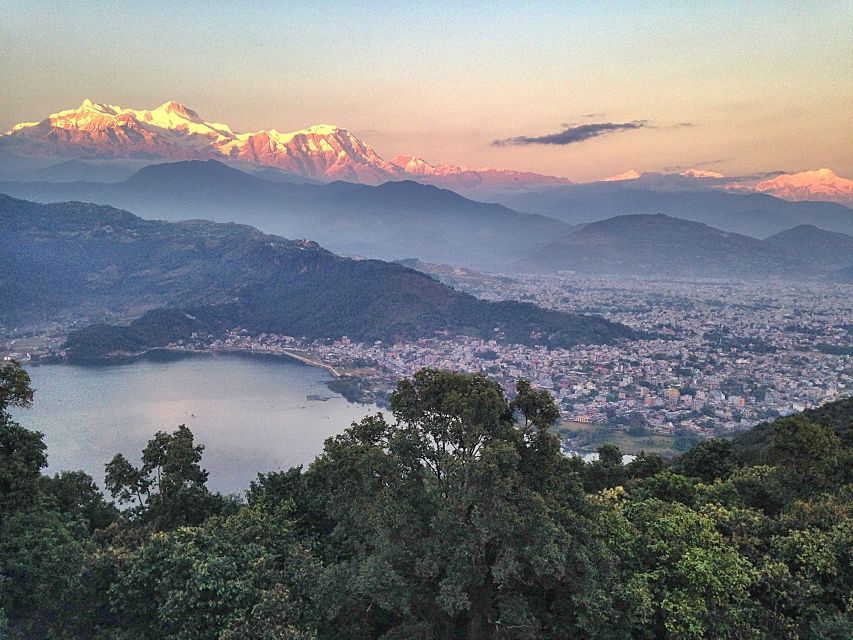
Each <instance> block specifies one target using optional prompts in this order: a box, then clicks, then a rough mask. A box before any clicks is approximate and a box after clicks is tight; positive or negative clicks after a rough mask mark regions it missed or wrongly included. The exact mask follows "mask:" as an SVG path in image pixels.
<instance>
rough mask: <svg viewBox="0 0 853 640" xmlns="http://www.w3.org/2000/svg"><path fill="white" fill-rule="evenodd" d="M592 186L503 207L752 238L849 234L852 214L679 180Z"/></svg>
mask: <svg viewBox="0 0 853 640" xmlns="http://www.w3.org/2000/svg"><path fill="white" fill-rule="evenodd" d="M639 182H640V180H622V181H617V182H595V183H590V184H583V185H571V186H561V187H554V188H550V189H547V190H541V191H538V192H535V193H533V192H530V193H525V194H520V195H515V196H511V197H507V198H505V199H503V200H502V202H503V204H505V205H507V206H509V207H511V208H513V209H516V210H518V211H527V212H530V213H539V214H542V215H546V216H549V217H552V218H556V219H557V220H562V221H563V222H567V223H569V224H580V223H584V222H593V221H595V220H603V219H606V218H610V217H613V216H619V215H630V214H638V213H649V214H654V213H663V214H665V215H669V216H674V217H677V218H683V219H686V220H694V221H696V222H703V223H705V224H708V225H711V226H714V227H717V228H719V229H724V230H726V231H733V232H735V233H741V234H744V235H749V236H753V237H755V238H766V237H768V236H770V235H773V234H775V233H778V232H780V231H784V230H785V229H790V228H791V227H795V226H797V225H800V224H812V225H815V226H817V227H819V228H821V229H825V230H827V231H837V232H840V233H847V234H853V210H851V209H849V208H848V207H845V206H843V205H840V204H834V203H830V202H788V201H786V200H781V199H779V198H776V197H773V196H771V195H767V194H759V193H752V194H736V193H727V192H725V191H720V190H716V189H711V188H708V187H701V186H697V185H700V183H701V181H697V180H695V179H691V178H689V177H683V176H676V177H672V176H669V177H667V176H658V178H657V179H653V178H652V177H650V178H645V179H643V183H642V184H638V183H639Z"/></svg>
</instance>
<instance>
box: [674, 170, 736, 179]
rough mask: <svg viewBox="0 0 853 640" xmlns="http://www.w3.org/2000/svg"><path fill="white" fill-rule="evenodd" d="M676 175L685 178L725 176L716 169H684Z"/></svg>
mask: <svg viewBox="0 0 853 640" xmlns="http://www.w3.org/2000/svg"><path fill="white" fill-rule="evenodd" d="M678 175H680V176H684V177H685V178H715V179H720V178H725V176H724V175H723V174H722V173H719V172H717V171H707V170H705V169H685V170H684V171H682V172H680V173H679V174H678Z"/></svg>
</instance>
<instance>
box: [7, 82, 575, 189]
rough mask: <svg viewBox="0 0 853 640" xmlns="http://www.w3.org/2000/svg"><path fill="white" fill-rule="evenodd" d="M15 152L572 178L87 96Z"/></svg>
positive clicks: (360, 175) (312, 169) (444, 180)
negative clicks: (239, 126)
mask: <svg viewBox="0 0 853 640" xmlns="http://www.w3.org/2000/svg"><path fill="white" fill-rule="evenodd" d="M13 136H14V138H15V143H16V145H15V150H16V153H22V154H25V155H26V154H29V155H51V156H65V157H84V158H106V159H110V158H136V157H148V158H152V159H154V158H157V159H164V160H204V159H211V158H212V159H220V160H233V161H240V162H245V163H250V164H254V165H256V166H269V167H275V168H277V169H280V170H282V171H285V172H288V173H291V174H293V175H295V176H300V177H304V178H308V179H311V180H319V181H330V180H348V181H353V182H363V183H368V184H379V183H382V182H387V181H388V180H400V179H406V178H408V179H413V180H420V181H422V182H426V183H430V184H435V185H437V186H442V187H449V188H462V189H464V188H478V187H481V186H489V185H498V186H502V185H507V186H513V187H515V186H521V187H523V186H525V185H528V184H552V183H553V184H557V183H569V181H568V180H565V179H564V178H555V177H553V176H542V175H538V174H535V173H527V172H521V171H508V170H501V169H491V168H485V169H478V170H472V169H469V168H468V167H464V166H456V165H449V164H448V165H431V164H429V163H427V162H426V161H425V160H423V159H422V158H419V157H417V156H400V157H398V158H395V159H394V160H393V161H391V162H388V161H386V160H384V159H383V158H382V157H380V156H379V155H378V154H377V153H376V151H374V149H373V148H372V147H371V146H370V145H369V144H367V143H365V142H364V141H362V140H360V139H359V138H357V137H356V136H354V135H353V134H352V133H350V132H349V131H348V130H347V129H345V128H342V127H338V126H336V125H333V124H317V125H314V126H310V127H307V128H305V129H300V130H298V131H291V132H281V131H278V130H276V129H260V130H256V131H250V132H238V131H234V130H233V129H232V128H231V127H230V126H228V125H227V124H223V123H219V122H212V121H207V120H205V119H203V118H202V117H201V116H200V115H199V114H198V113H197V112H196V111H194V110H193V109H191V108H189V107H188V106H186V105H184V104H182V103H180V102H176V101H173V100H170V101H168V102H164V103H163V104H161V105H160V106H158V107H155V108H153V109H128V108H125V107H121V106H119V105H113V104H105V103H97V102H94V101H93V100H91V99H89V98H86V99H85V100H84V101H83V102H82V104H81V105H80V106H79V107H78V108H75V109H68V110H65V111H59V112H57V113H53V114H51V115H50V116H48V117H47V118H45V119H44V120H41V121H39V122H22V123H20V124H17V125H15V126H14V127H12V129H10V130H9V131H8V132H7V133H5V134H0V142H2V141H3V139H4V138H6V137H13Z"/></svg>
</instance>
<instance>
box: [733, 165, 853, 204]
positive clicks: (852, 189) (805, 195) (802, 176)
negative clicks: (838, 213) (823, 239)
mask: <svg viewBox="0 0 853 640" xmlns="http://www.w3.org/2000/svg"><path fill="white" fill-rule="evenodd" d="M739 187H740V188H743V185H736V187H735V188H739ZM746 188H747V189H749V187H746ZM752 190H754V191H758V192H760V193H769V194H770V195H774V196H776V197H778V198H784V199H785V200H822V201H825V202H837V203H839V204H843V205H846V206H851V205H853V180H848V179H847V178H842V177H840V176H838V175H836V174H835V173H834V172H833V171H832V170H831V169H826V168H824V169H817V170H814V171H801V172H799V173H785V174H782V175H779V176H776V177H774V178H769V179H767V180H762V181H761V182H759V183H758V184H756V185H755V186H754V187H753V188H752Z"/></svg>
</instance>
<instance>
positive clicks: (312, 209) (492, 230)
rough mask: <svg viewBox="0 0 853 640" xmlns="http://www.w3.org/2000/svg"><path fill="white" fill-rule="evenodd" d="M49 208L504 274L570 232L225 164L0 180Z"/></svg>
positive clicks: (414, 187)
mask: <svg viewBox="0 0 853 640" xmlns="http://www.w3.org/2000/svg"><path fill="white" fill-rule="evenodd" d="M0 192H2V193H7V194H9V195H12V196H14V197H19V198H25V199H27V200H34V201H39V202H57V201H68V200H76V201H82V202H95V203H98V204H107V205H111V206H116V207H121V208H124V209H128V210H131V211H134V212H136V213H138V214H141V215H144V216H147V217H153V218H165V219H170V220H179V219H187V218H203V219H212V220H216V221H220V222H228V221H238V222H241V223H244V224H250V225H252V226H255V227H258V228H260V229H262V230H263V231H266V232H269V233H275V234H279V235H283V236H286V237H291V238H310V239H312V240H315V241H317V242H320V243H321V244H322V245H324V246H327V247H329V248H330V249H332V250H333V251H336V252H338V253H345V254H349V255H361V256H368V257H371V258H381V259H387V260H396V259H400V258H406V257H411V256H416V257H418V258H421V259H422V260H425V261H428V262H440V263H451V264H460V265H464V266H469V267H473V268H478V269H491V270H501V269H505V268H508V266H509V265H510V264H512V263H514V262H516V261H517V260H519V259H521V258H523V257H524V256H525V255H527V254H528V253H530V252H532V251H534V250H535V249H536V248H538V247H541V246H544V245H546V244H548V243H549V242H551V241H552V240H553V238H555V237H560V236H563V235H565V234H566V233H568V231H569V230H570V226H568V225H566V224H564V223H562V222H559V221H557V220H553V219H550V218H546V217H544V216H537V215H530V214H522V213H518V212H516V211H512V210H510V209H508V208H506V207H504V206H501V205H495V204H484V203H481V202H475V201H472V200H468V199H466V198H463V197H462V196H460V195H458V194H456V193H453V192H451V191H447V190H442V189H438V188H436V187H432V186H428V185H422V184H418V183H415V182H410V181H402V182H389V183H385V184H382V185H380V186H377V187H373V186H369V185H359V184H352V183H347V182H333V183H329V184H326V185H313V184H285V183H280V182H275V183H274V182H270V181H268V180H263V179H261V178H259V177H257V176H253V175H249V174H247V173H245V172H242V171H238V170H237V169H234V168H232V167H229V166H226V165H224V164H222V163H220V162H217V161H215V160H207V161H196V160H194V161H186V162H176V163H164V164H156V165H151V166H148V167H144V168H143V169H141V170H140V171H138V172H137V173H136V174H134V175H133V176H131V177H130V178H128V179H127V180H126V181H124V182H122V183H116V184H104V183H86V182H72V183H63V184H53V183H33V182H17V183H0Z"/></svg>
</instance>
